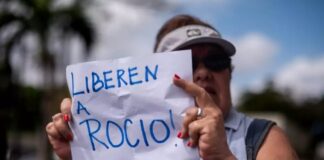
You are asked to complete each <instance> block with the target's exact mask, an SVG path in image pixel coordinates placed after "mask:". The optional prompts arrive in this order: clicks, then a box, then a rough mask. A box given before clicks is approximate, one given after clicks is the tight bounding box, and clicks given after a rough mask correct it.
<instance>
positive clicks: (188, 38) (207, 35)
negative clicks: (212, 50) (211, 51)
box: [156, 25, 236, 56]
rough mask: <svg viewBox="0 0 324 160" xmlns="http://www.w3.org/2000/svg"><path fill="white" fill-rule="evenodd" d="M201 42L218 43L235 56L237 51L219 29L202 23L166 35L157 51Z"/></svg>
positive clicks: (170, 49)
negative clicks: (223, 37) (216, 29)
mask: <svg viewBox="0 0 324 160" xmlns="http://www.w3.org/2000/svg"><path fill="white" fill-rule="evenodd" d="M200 43H211V44H216V45H218V46H220V47H222V48H223V49H224V51H225V52H226V54H228V55H229V56H233V55H234V54H235V51H236V50H235V47H234V45H233V44H232V43H231V42H229V41H227V40H225V39H222V37H221V35H220V33H219V32H218V31H215V30H213V29H211V28H209V27H205V26H201V25H187V26H183V27H180V28H178V29H176V30H174V31H172V32H170V33H168V34H167V35H165V36H164V37H163V38H162V40H161V41H160V43H159V45H158V47H157V49H156V52H168V51H174V50H177V49H179V48H183V47H186V46H189V45H192V44H200Z"/></svg>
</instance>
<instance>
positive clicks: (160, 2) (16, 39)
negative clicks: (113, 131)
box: [0, 0, 324, 160]
mask: <svg viewBox="0 0 324 160" xmlns="http://www.w3.org/2000/svg"><path fill="white" fill-rule="evenodd" d="M323 10H324V1H322V0H310V1H305V0H286V1H282V0H271V1H260V0H244V1H243V0H199V1H198V0H178V1H172V0H154V1H152V0H109V1H108V0H0V96H1V98H0V99H1V100H0V130H1V132H0V142H1V143H0V145H1V146H0V152H1V153H0V156H1V157H0V159H10V160H15V159H19V160H29V159H39V160H43V159H55V158H56V157H55V155H54V154H53V153H52V152H51V148H50V146H49V144H48V142H47V137H46V134H45V129H44V128H45V125H46V124H47V123H48V122H49V121H50V120H51V117H52V115H53V114H54V113H56V112H58V111H59V104H60V101H61V100H62V98H63V97H68V96H69V93H68V90H67V87H66V80H65V68H66V66H67V65H69V64H72V63H79V62H84V61H91V60H103V59H111V58H119V57H124V56H135V55H136V56H139V55H140V56H145V55H150V54H152V50H153V44H154V38H155V34H156V33H157V32H158V29H159V27H160V26H161V25H162V24H163V23H164V22H165V21H166V20H167V19H169V18H170V17H172V16H174V15H176V14H183V13H185V14H192V15H194V16H197V17H199V18H201V19H202V20H205V21H207V22H209V23H211V24H212V25H213V26H214V27H216V28H217V29H218V30H219V31H220V32H221V33H222V36H223V37H224V38H225V39H228V40H230V41H232V42H233V43H234V45H235V46H236V48H237V54H236V55H235V56H234V57H233V61H234V66H235V69H234V73H233V79H232V88H231V90H232V96H233V97H232V98H233V104H234V107H236V108H237V109H238V110H240V111H242V112H246V113H247V114H249V115H251V116H254V117H263V118H268V119H272V120H274V121H276V122H277V123H278V125H279V126H281V127H282V128H283V129H284V130H285V131H286V132H287V134H288V137H289V138H290V140H291V142H292V144H293V146H294V147H295V149H296V151H297V152H298V155H299V156H300V157H301V159H324V44H323V43H324V21H323V20H324V12H323ZM278 147H279V146H278Z"/></svg>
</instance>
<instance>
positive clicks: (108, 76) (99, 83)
mask: <svg viewBox="0 0 324 160" xmlns="http://www.w3.org/2000/svg"><path fill="white" fill-rule="evenodd" d="M140 69H142V70H141V71H143V72H139V68H138V67H129V68H127V69H116V70H105V71H103V72H101V73H97V72H91V75H89V76H85V77H84V87H82V88H78V89H76V88H75V80H74V74H73V72H71V83H72V84H71V86H72V92H71V93H72V96H73V97H74V96H76V95H82V94H85V93H91V92H99V91H100V90H103V89H105V90H108V89H112V88H120V87H123V86H127V85H139V84H142V83H143V82H149V81H150V80H157V78H158V77H157V76H158V69H159V66H158V65H155V66H154V67H150V66H145V67H143V68H140ZM139 73H143V75H139ZM79 87H80V86H79Z"/></svg>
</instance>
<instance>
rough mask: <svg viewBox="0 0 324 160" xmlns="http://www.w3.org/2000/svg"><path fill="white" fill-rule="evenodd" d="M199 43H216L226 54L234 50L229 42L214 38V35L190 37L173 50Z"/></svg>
mask: <svg viewBox="0 0 324 160" xmlns="http://www.w3.org/2000/svg"><path fill="white" fill-rule="evenodd" d="M201 43H211V44H215V45H218V46H220V47H222V48H223V49H224V51H225V53H226V54H228V56H233V55H234V54H235V52H236V49H235V47H234V45H233V44H232V43H231V42H229V41H227V40H224V39H221V38H214V37H201V38H197V39H192V40H189V41H187V42H185V43H183V44H181V45H179V46H178V47H176V48H175V49H173V50H177V49H180V48H184V47H188V46H190V45H193V44H201Z"/></svg>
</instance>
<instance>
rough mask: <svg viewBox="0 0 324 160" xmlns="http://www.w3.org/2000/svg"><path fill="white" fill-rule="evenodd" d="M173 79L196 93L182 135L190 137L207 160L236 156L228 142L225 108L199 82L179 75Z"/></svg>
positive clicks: (184, 121) (180, 133) (184, 122)
mask: <svg viewBox="0 0 324 160" xmlns="http://www.w3.org/2000/svg"><path fill="white" fill-rule="evenodd" d="M173 82H174V84H175V85H176V86H178V87H180V88H182V89H183V90H185V91H186V92H187V93H188V94H190V95H192V96H193V97H195V101H196V105H197V106H196V107H191V108H189V109H188V110H187V111H186V116H185V117H184V120H183V125H182V129H181V132H179V134H178V137H179V138H184V139H187V138H188V139H189V140H188V143H187V145H188V146H189V147H196V146H198V149H199V155H200V157H201V158H202V159H204V160H215V159H235V157H234V156H233V154H232V153H231V151H230V149H229V147H228V144H227V140H226V133H225V128H224V119H223V114H222V111H221V110H220V109H219V107H218V106H217V105H216V104H215V103H214V101H213V100H212V98H211V97H210V96H209V94H208V93H207V92H206V91H205V90H204V89H203V88H201V87H199V86H198V85H196V84H195V83H193V82H188V81H185V80H183V79H180V78H177V76H175V77H174V79H173ZM198 108H200V109H201V110H202V114H201V115H200V116H199V115H197V114H198V112H199V111H198Z"/></svg>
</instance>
